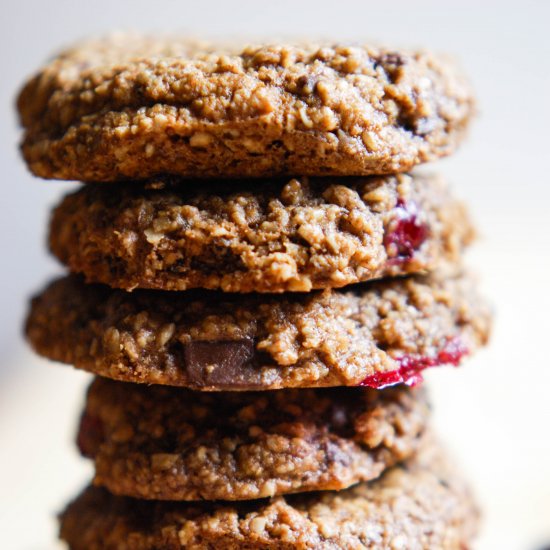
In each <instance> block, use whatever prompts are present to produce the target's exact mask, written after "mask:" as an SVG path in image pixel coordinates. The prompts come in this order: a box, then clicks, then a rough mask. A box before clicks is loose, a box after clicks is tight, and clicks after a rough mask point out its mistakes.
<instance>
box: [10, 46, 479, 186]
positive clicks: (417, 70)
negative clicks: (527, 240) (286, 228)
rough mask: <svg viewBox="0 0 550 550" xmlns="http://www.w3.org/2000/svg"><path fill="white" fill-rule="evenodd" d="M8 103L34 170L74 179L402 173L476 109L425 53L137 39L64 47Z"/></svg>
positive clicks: (459, 129)
mask: <svg viewBox="0 0 550 550" xmlns="http://www.w3.org/2000/svg"><path fill="white" fill-rule="evenodd" d="M17 103H18V109H19V114H20V121H21V124H22V126H23V128H24V139H23V143H22V151H23V155H24V157H25V159H26V161H27V163H28V165H29V167H30V169H31V170H32V172H34V174H36V175H38V176H40V177H44V178H54V179H69V180H82V181H116V180H121V179H143V178H150V177H157V176H159V175H166V174H172V175H177V176H183V177H186V178H189V177H241V176H242V177H274V176H278V175H290V176H293V175H295V174H301V175H311V176H326V175H339V176H341V175H347V176H350V175H356V176H363V175H371V174H390V173H395V172H404V171H407V170H409V169H410V168H412V167H413V166H414V165H416V164H418V163H422V162H426V161H429V160H434V159H436V158H438V157H441V156H444V155H448V154H449V153H451V152H452V151H453V150H454V149H455V148H456V147H457V145H458V143H459V142H460V141H461V138H462V137H463V134H464V130H465V129H466V127H467V126H468V123H469V120H470V119H471V117H472V115H473V111H474V100H473V96H472V92H471V89H470V86H469V84H468V83H467V82H466V81H465V79H464V78H463V76H462V74H461V72H460V71H459V70H458V69H457V68H456V66H455V65H454V64H453V63H452V62H451V61H450V60H449V59H443V58H439V57H437V56H434V55H432V54H430V53H427V52H412V51H411V52H409V51H396V50H393V49H384V48H378V47H371V46H360V45H358V46H354V45H345V44H343V45H334V44H317V45H304V46H300V45H296V46H293V45H269V44H266V45H257V46H247V47H242V48H239V47H222V46H220V47H217V46H215V45H210V46H204V45H200V44H193V43H189V42H188V41H186V40H181V39H169V38H158V39H157V38H150V37H140V36H135V35H130V36H117V37H111V38H106V39H102V40H95V41H91V42H87V43H83V44H81V45H80V46H76V47H75V48H73V49H69V50H67V51H65V52H63V53H62V54H60V55H59V56H58V57H57V58H55V59H54V60H53V61H51V62H50V63H49V64H47V65H46V66H45V67H43V68H42V69H41V70H40V72H38V74H37V75H36V76H34V77H33V78H32V79H30V81H28V83H27V84H26V85H25V86H24V88H23V89H22V91H21V93H20V95H19V98H18V102H17Z"/></svg>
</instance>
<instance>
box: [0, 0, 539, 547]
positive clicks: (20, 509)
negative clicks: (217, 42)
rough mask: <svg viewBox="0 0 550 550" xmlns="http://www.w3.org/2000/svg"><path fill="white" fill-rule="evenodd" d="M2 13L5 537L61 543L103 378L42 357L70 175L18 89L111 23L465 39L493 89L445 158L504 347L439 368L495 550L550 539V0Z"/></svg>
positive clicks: (431, 42) (9, 7) (1, 498)
mask: <svg viewBox="0 0 550 550" xmlns="http://www.w3.org/2000/svg"><path fill="white" fill-rule="evenodd" d="M1 7H2V10H1V14H2V15H1V21H0V52H1V64H2V65H1V69H2V70H1V73H0V74H1V79H0V121H1V123H0V140H1V143H0V166H1V170H2V183H1V187H0V189H1V191H0V193H1V195H0V239H1V241H2V244H1V256H0V258H1V269H0V279H1V281H0V284H1V294H0V296H1V302H0V304H1V307H0V547H1V548H3V549H4V548H5V549H6V550H11V549H14V550H43V549H51V548H55V542H54V541H55V530H56V524H55V520H54V514H55V512H56V511H57V510H59V509H60V508H61V507H62V505H63V502H64V500H66V499H67V498H69V496H71V495H73V494H74V493H75V492H76V491H77V489H78V487H79V486H80V485H82V484H83V483H84V481H85V480H86V478H87V476H89V475H90V466H89V465H88V464H86V463H85V462H84V461H82V460H80V459H79V458H78V457H77V455H76V453H75V452H74V450H73V449H72V442H71V438H72V436H73V432H74V427H75V423H76V418H77V414H78V407H79V406H80V404H81V399H82V388H83V387H84V385H85V383H86V382H87V380H88V378H87V377H86V375H83V374H82V373H77V372H76V371H73V370H71V369H69V368H67V367H63V366H57V365H48V364H47V363H46V362H45V361H44V362H42V361H40V360H38V359H36V358H34V357H33V356H32V354H31V353H30V352H29V351H27V349H26V348H25V346H24V344H23V342H22V339H21V336H20V335H21V323H22V316H23V313H24V308H25V300H26V298H27V296H28V295H29V293H31V292H32V291H34V290H36V289H38V288H39V287H40V285H41V284H43V283H44V282H45V281H46V279H47V278H48V277H49V276H51V274H52V273H54V272H55V271H58V270H59V269H60V268H59V267H58V266H57V265H56V264H55V262H54V261H53V260H51V259H50V258H48V256H47V254H46V252H45V248H44V235H45V227H46V220H47V212H48V208H49V207H50V206H51V205H52V204H53V203H54V202H55V200H56V198H57V197H58V196H59V195H60V193H61V192H63V190H66V189H67V188H70V187H72V184H67V183H59V182H43V181H39V180H35V179H33V178H31V176H30V175H29V174H28V173H27V172H26V170H25V167H24V166H23V163H22V162H21V160H20V159H19V157H18V151H17V142H18V139H19V131H18V128H17V123H16V118H15V115H14V112H13V101H14V97H15V93H16V90H17V88H18V86H19V85H20V84H21V83H22V81H23V79H24V78H25V77H27V76H28V75H29V74H30V73H31V72H32V71H34V70H36V69H37V68H38V66H39V65H40V64H41V63H42V62H43V61H45V60H46V59H47V58H48V57H49V56H50V55H52V53H53V52H54V51H55V50H56V49H59V48H60V47H61V46H63V45H65V44H67V43H70V42H71V41H73V40H75V39H78V38H80V37H82V36H86V35H90V34H97V33H103V32H105V31H108V30H113V29H128V28H131V29H143V30H165V31H173V30H182V31H184V32H189V33H192V34H194V35H196V36H207V37H218V36H224V37H228V36H229V37H231V36H247V37H252V38H253V37H262V36H263V35H271V36H297V37H303V36H304V35H306V36H321V37H328V38H330V39H349V40H360V41H367V40H370V39H373V40H376V41H378V42H382V43H387V44H390V45H411V46H422V47H428V48H434V49H436V50H443V51H448V52H451V53H452V54H455V55H456V56H457V57H458V58H459V59H460V60H461V62H462V64H463V65H464V67H465V68H466V70H467V71H468V73H469V74H470V75H471V77H472V80H473V82H474V84H475V86H476V88H477V91H478V96H479V104H480V116H479V120H478V121H477V122H476V124H475V125H474V127H473V129H472V132H471V136H470V140H469V141H468V143H467V144H466V145H465V146H464V147H463V148H462V149H461V150H460V152H459V153H458V154H457V155H455V156H454V157H453V158H452V159H447V160H445V161H442V162H440V163H438V165H437V166H436V167H435V168H436V169H438V170H442V171H444V172H445V173H446V174H447V175H448V176H449V178H450V179H451V180H452V181H453V183H454V185H455V189H456V191H457V193H458V194H459V195H461V196H462V197H463V198H465V199H467V200H468V201H469V203H470V205H471V208H472V210H473V213H474V216H475V218H476V219H477V221H478V223H479V226H480V228H481V231H482V234H483V240H482V241H481V243H480V244H478V246H477V247H476V249H475V250H474V251H473V252H472V253H471V254H470V258H469V259H470V263H471V264H475V267H476V269H477V270H478V271H479V272H480V273H481V275H482V278H483V281H484V286H485V289H486V292H487V293H488V294H489V295H490V297H491V299H492V301H493V303H494V304H495V309H496V312H497V315H498V317H497V323H496V327H495V332H494V337H493V341H492V345H491V347H490V348H489V349H488V350H487V351H485V352H482V353H480V354H478V355H477V356H476V357H475V358H474V359H473V360H472V361H470V362H469V363H468V364H467V366H465V367H464V368H463V369H460V370H454V369H441V370H439V371H436V370H434V371H432V372H431V373H430V374H428V376H427V378H428V381H429V384H430V385H431V386H432V390H433V400H434V402H435V422H436V424H437V426H438V429H439V431H440V433H441V435H442V437H443V438H444V439H445V441H446V443H447V446H448V447H449V448H450V449H451V450H452V452H453V453H454V454H455V455H456V457H457V459H458V460H460V461H461V462H462V464H463V466H464V470H465V471H466V472H468V474H469V476H470V478H471V479H472V482H473V483H474V486H475V488H476V490H477V493H478V495H479V497H480V499H481V500H482V502H483V504H484V508H485V528H484V532H483V535H482V537H481V538H480V540H479V545H478V547H479V548H480V549H486V550H489V549H497V548H498V549H499V550H502V549H508V548H509V549H530V548H531V549H533V550H536V549H537V548H542V546H543V545H545V544H546V545H549V544H550V439H549V424H550V393H549V388H550V358H549V357H550V349H549V348H550V346H549V344H550V320H549V319H550V314H549V312H550V292H549V282H550V277H549V271H550V246H549V245H550V242H549V241H550V209H549V203H550V181H549V180H550V178H549V176H548V163H549V159H550V156H549V145H550V140H549V130H550V107H549V105H550V77H549V72H550V61H549V60H550V38H549V33H550V2H543V1H541V2H530V1H523V2H503V1H501V2H481V1H478V2H468V1H461V2H458V1H457V2H443V1H441V0H439V1H435V0H434V1H419V2H413V1H410V0H409V1H407V0H401V1H397V0H395V1H393V2H383V1H378V2H368V1H357V2H351V1H344V0H332V1H323V0H317V1H316V2H299V1H298V0H293V1H287V0H272V1H270V2H261V1H254V2H245V1H240V2H239V1H238V0H231V1H230V0H225V1H219V2H218V1H208V0H203V1H200V2H199V1H193V2H183V1H181V0H180V1H176V0H172V1H170V0H165V1H159V0H157V1H148V2H144V1H138V0H125V1H120V0H119V1H115V0H110V1H107V0H94V1H93V2H77V1H74V0H73V1H70V0H48V1H43V0H33V1H30V0H29V1H26V2H24V1H20V2H6V1H5V0H4V1H3V2H2V5H1Z"/></svg>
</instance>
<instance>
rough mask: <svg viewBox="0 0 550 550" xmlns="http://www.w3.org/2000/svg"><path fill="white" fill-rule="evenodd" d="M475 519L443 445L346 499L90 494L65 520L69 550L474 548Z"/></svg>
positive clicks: (429, 447)
mask: <svg viewBox="0 0 550 550" xmlns="http://www.w3.org/2000/svg"><path fill="white" fill-rule="evenodd" d="M478 523H479V511H478V508H477V505H476V503H475V500H474V499H473V497H472V494H471V492H470V490H469V488H468V486H467V485H466V483H465V482H464V480H463V479H462V476H461V475H460V474H459V473H458V472H457V471H456V469H455V467H454V465H452V461H451V460H450V459H449V458H448V457H446V456H445V454H444V453H443V451H442V450H441V449H440V448H439V447H438V445H437V442H434V441H430V440H428V441H427V442H426V444H425V445H424V446H423V448H422V449H421V450H420V452H419V453H418V454H417V455H415V456H414V457H413V458H411V459H409V460H408V461H406V462H404V463H403V464H401V465H400V466H396V467H394V468H392V469H390V470H389V471H387V472H386V473H385V474H384V475H383V476H382V477H381V478H379V479H377V480H375V481H373V482H368V483H361V484H359V485H356V486H354V487H352V488H350V489H344V490H342V491H338V492H336V491H325V492H314V493H308V494H299V495H287V496H279V497H275V498H272V499H263V500H253V501H245V502H220V501H218V502H203V503H183V502H152V501H143V500H134V499H131V498H128V497H116V496H113V495H111V494H109V493H108V492H107V491H105V490H104V489H101V488H92V487H90V488H88V489H86V490H85V491H84V492H83V493H82V494H81V495H80V496H79V497H78V498H77V499H76V500H75V501H74V502H72V503H71V504H69V506H68V507H67V509H66V510H65V511H64V512H63V513H62V515H61V538H62V539H63V540H65V541H66V542H67V543H68V545H69V548H70V549H71V550H119V549H120V548H128V549H136V550H138V549H139V550H156V549H158V548H171V549H180V548H186V549H189V550H198V549H204V548H212V549H214V548H215V549H216V550H241V549H247V550H256V549H258V550H259V549H262V550H263V549H272V550H275V549H277V550H290V549H312V550H313V549H315V550H318V549H323V550H334V549H342V550H349V549H351V548H353V549H360V548H369V549H373V550H374V549H379V548H392V549H393V548H407V549H408V550H424V549H426V548H441V549H445V550H463V549H464V548H470V547H471V544H472V542H473V538H474V537H475V535H476V533H477V529H478Z"/></svg>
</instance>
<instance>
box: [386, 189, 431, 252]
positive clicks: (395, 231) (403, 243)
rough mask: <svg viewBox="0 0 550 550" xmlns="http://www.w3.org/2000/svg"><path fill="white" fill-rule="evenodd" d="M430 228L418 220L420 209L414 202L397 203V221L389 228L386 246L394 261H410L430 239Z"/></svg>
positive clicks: (391, 223)
mask: <svg viewBox="0 0 550 550" xmlns="http://www.w3.org/2000/svg"><path fill="white" fill-rule="evenodd" d="M428 233H429V231H428V226H427V225H426V224H425V223H422V222H420V221H419V219H418V207H417V206H416V203H414V202H412V201H411V202H408V203H405V202H404V201H403V200H401V199H399V201H398V202H397V209H396V219H394V220H392V221H391V222H390V224H389V226H388V231H387V233H386V235H385V237H384V246H385V247H386V250H387V251H388V255H389V256H390V258H391V259H392V260H394V261H406V260H410V259H411V258H412V257H413V255H414V253H415V251H416V250H418V249H419V248H420V246H421V245H422V243H423V242H424V241H425V240H426V239H427V238H428Z"/></svg>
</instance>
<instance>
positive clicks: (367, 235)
mask: <svg viewBox="0 0 550 550" xmlns="http://www.w3.org/2000/svg"><path fill="white" fill-rule="evenodd" d="M198 187H199V189H197V186H196V185H195V186H192V185H191V184H189V183H182V182H181V181H179V182H177V183H171V184H170V183H158V184H149V185H147V186H143V185H138V184H136V183H128V184H120V185H118V186H114V187H113V186H108V185H88V186H84V187H81V188H80V189H79V190H78V191H76V192H74V193H72V194H70V195H67V196H66V197H65V198H64V199H63V201H62V202H61V203H60V204H59V206H58V207H57V208H56V209H55V211H54V214H53V217H52V221H51V226H50V248H51V250H52V251H53V253H54V254H55V255H56V256H57V257H58V258H59V259H60V260H61V261H62V262H63V263H65V264H66V265H68V266H69V268H70V269H71V270H72V271H74V272H78V273H83V274H84V275H85V276H86V279H87V281H88V282H101V283H106V284H108V285H110V286H112V287H119V288H124V289H127V290H131V289H134V288H156V289H163V290H185V289H189V288H209V289H220V290H223V291H225V292H288V291H301V292H304V291H309V290H311V289H312V288H336V287H342V286H345V285H348V284H350V283H357V282H360V281H366V280H369V279H374V278H380V277H383V276H396V275H403V274H407V273H418V272H425V271H429V270H433V269H434V268H435V267H437V266H439V265H441V264H442V263H445V262H457V261H458V260H459V259H460V256H461V253H462V252H463V250H464V247H465V246H466V245H468V244H469V243H470V242H471V241H472V239H473V235H474V230H473V227H472V224H471V222H470V220H469V217H468V213H467V211H466V209H465V207H464V205H463V204H462V203H461V202H460V201H457V200H456V199H454V198H453V197H452V195H451V194H450V192H449V191H448V189H447V186H446V185H445V183H444V181H443V180H442V178H440V177H438V176H435V175H431V176H430V175H422V174H415V175H405V174H402V175H397V176H385V177H371V178H307V177H300V178H293V179H290V180H289V179H282V180H266V181H262V182H258V181H256V180H252V181H248V180H242V181H240V182H230V183H227V182H223V181H213V182H208V183H201V184H200V185H199V186H198Z"/></svg>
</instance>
